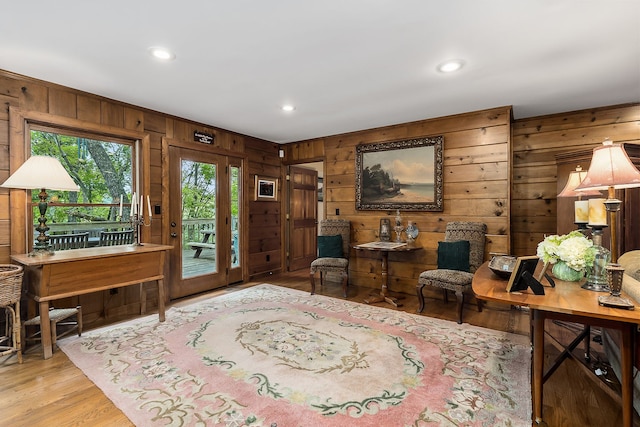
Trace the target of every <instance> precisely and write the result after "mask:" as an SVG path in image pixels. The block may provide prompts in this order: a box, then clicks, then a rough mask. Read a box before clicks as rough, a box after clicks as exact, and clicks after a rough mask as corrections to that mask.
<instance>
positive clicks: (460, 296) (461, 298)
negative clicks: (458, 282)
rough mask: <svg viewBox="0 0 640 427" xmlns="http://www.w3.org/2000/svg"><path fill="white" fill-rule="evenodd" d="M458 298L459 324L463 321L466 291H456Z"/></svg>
mask: <svg viewBox="0 0 640 427" xmlns="http://www.w3.org/2000/svg"><path fill="white" fill-rule="evenodd" d="M456 298H457V300H458V324H460V323H462V307H463V305H464V293H463V292H462V291H456Z"/></svg>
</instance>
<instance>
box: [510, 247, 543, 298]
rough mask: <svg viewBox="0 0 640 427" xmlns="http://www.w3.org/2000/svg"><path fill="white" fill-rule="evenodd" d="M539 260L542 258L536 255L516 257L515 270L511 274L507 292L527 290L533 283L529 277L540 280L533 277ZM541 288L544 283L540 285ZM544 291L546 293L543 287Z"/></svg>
mask: <svg viewBox="0 0 640 427" xmlns="http://www.w3.org/2000/svg"><path fill="white" fill-rule="evenodd" d="M539 260H540V259H539V258H538V257H537V256H535V255H532V256H521V257H518V258H517V259H516V265H515V266H514V267H513V271H512V272H511V276H509V282H508V283H507V292H520V291H524V290H526V289H527V288H528V287H529V286H530V285H531V282H530V281H528V280H527V279H528V278H529V277H530V278H531V279H533V280H535V281H536V282H538V281H537V280H536V279H535V278H534V277H533V273H534V272H535V271H536V267H537V266H538V261H539ZM529 280H530V279H529ZM539 283H540V282H538V284H539ZM534 286H535V285H534ZM540 289H542V285H540ZM532 290H533V291H534V293H536V294H537V293H538V292H537V291H536V289H533V288H532ZM542 293H544V289H542Z"/></svg>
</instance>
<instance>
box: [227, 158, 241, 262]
mask: <svg viewBox="0 0 640 427" xmlns="http://www.w3.org/2000/svg"><path fill="white" fill-rule="evenodd" d="M229 185H230V188H231V193H230V194H231V202H230V204H231V268H235V267H239V266H240V207H241V206H242V204H241V203H240V168H239V167H237V166H231V167H230V168H229Z"/></svg>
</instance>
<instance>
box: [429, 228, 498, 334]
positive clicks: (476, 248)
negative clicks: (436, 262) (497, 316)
mask: <svg viewBox="0 0 640 427" xmlns="http://www.w3.org/2000/svg"><path fill="white" fill-rule="evenodd" d="M486 233H487V226H486V224H482V223H478V222H450V223H448V224H447V227H446V230H445V239H444V240H445V242H454V241H460V240H467V241H468V242H469V271H468V272H467V271H459V270H450V269H437V270H428V271H423V272H422V273H420V276H419V278H418V286H417V292H418V300H419V302H420V307H419V308H418V313H422V311H423V310H424V295H423V294H422V290H423V289H424V287H425V286H432V287H435V288H440V289H443V291H444V297H445V302H447V299H448V294H447V292H448V291H454V292H455V294H456V298H457V300H458V323H462V307H463V304H464V293H465V292H469V291H471V281H472V279H473V273H475V271H476V270H477V269H478V267H480V265H481V264H482V262H483V261H484V246H485V235H486ZM477 304H478V311H482V302H481V301H480V300H477Z"/></svg>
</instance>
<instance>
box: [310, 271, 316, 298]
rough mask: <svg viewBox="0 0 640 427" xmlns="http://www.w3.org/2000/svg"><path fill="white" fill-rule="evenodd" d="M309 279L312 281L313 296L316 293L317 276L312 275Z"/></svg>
mask: <svg viewBox="0 0 640 427" xmlns="http://www.w3.org/2000/svg"><path fill="white" fill-rule="evenodd" d="M309 279H310V280H311V295H313V294H315V293H316V279H315V274H314V273H311V274H310V275H309Z"/></svg>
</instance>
